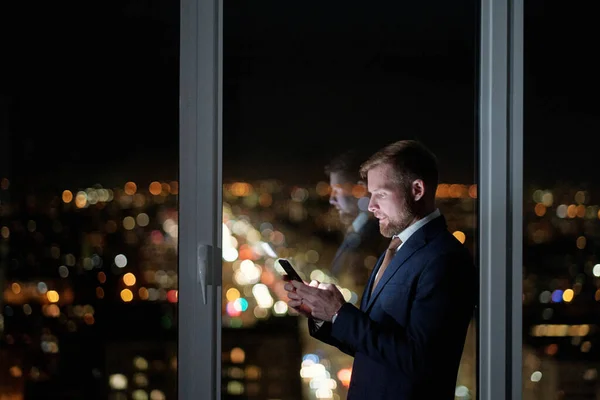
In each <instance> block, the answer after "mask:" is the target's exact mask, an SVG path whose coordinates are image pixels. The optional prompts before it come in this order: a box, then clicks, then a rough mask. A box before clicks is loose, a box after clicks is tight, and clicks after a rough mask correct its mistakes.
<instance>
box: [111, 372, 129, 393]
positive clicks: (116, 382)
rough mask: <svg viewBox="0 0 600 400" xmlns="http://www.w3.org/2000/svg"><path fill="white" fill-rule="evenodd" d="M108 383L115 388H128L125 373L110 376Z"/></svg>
mask: <svg viewBox="0 0 600 400" xmlns="http://www.w3.org/2000/svg"><path fill="white" fill-rule="evenodd" d="M108 383H109V385H110V387H111V388H113V389H116V390H123V389H126V388H127V377H126V376H125V375H123V374H112V375H111V376H110V377H109V378H108Z"/></svg>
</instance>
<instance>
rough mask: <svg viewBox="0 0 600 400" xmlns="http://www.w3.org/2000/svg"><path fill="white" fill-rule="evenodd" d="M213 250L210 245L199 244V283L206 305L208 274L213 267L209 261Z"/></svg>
mask: <svg viewBox="0 0 600 400" xmlns="http://www.w3.org/2000/svg"><path fill="white" fill-rule="evenodd" d="M212 249H213V248H212V246H211V245H209V244H199V245H198V249H197V255H198V257H197V258H198V261H197V268H198V283H199V284H200V290H202V301H203V302H204V304H206V302H207V285H208V281H209V276H208V273H209V271H210V267H211V266H210V264H211V262H210V261H209V260H211V259H212V253H213V252H212Z"/></svg>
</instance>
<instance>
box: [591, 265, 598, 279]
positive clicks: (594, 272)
mask: <svg viewBox="0 0 600 400" xmlns="http://www.w3.org/2000/svg"><path fill="white" fill-rule="evenodd" d="M592 274H594V276H595V277H598V278H600V264H596V265H594V269H592Z"/></svg>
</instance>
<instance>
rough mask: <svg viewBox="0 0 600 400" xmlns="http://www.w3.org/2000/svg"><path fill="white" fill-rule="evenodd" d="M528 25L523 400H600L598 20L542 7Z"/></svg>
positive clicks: (529, 5)
mask: <svg viewBox="0 0 600 400" xmlns="http://www.w3.org/2000/svg"><path fill="white" fill-rule="evenodd" d="M524 22H525V38H524V39H525V81H524V87H525V97H524V103H525V108H524V116H525V126H524V146H525V148H524V150H525V154H524V160H525V164H524V168H525V170H524V183H525V185H524V197H525V198H524V243H523V272H524V276H523V284H524V286H523V292H524V293H523V398H524V399H527V400H529V399H597V398H598V396H599V395H600V386H599V381H598V365H599V364H598V360H599V356H600V343H599V342H598V338H599V336H598V332H599V331H598V315H599V312H600V290H599V288H600V259H599V249H600V241H599V238H600V236H599V235H600V231H599V230H598V227H599V225H598V219H600V214H599V212H598V210H599V206H598V204H599V199H600V197H599V195H600V192H599V191H598V189H599V188H600V186H599V183H600V181H599V179H598V173H597V165H596V164H597V161H596V160H597V149H598V146H599V145H600V136H599V135H598V134H597V132H598V130H599V129H600V118H599V117H598V106H599V105H600V102H599V101H598V98H597V96H596V93H597V92H598V89H599V88H600V86H599V84H598V79H597V77H596V76H597V64H596V62H595V57H594V54H593V52H592V51H590V50H591V49H592V48H593V46H594V43H595V42H596V37H597V36H598V30H597V28H596V26H597V24H596V18H595V16H594V14H593V13H588V12H585V10H582V9H581V8H580V7H577V6H576V5H575V4H571V3H563V4H560V5H559V4H555V3H552V2H550V3H549V2H543V3H542V2H535V1H534V2H525V21H524ZM557 23H558V24H559V25H560V28H559V29H557Z"/></svg>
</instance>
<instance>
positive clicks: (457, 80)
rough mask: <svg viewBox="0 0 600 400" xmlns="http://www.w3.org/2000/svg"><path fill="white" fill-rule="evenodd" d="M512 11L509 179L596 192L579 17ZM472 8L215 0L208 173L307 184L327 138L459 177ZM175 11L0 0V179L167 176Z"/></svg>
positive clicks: (593, 78)
mask: <svg viewBox="0 0 600 400" xmlns="http://www.w3.org/2000/svg"><path fill="white" fill-rule="evenodd" d="M415 3H419V4H415ZM526 5H527V7H528V8H527V9H526V11H527V14H526V43H525V49H526V57H525V71H526V77H525V103H526V108H525V146H526V156H525V165H526V170H525V177H526V182H534V181H535V182H540V183H541V184H547V185H551V184H553V183H554V182H555V181H557V180H568V181H571V182H573V183H578V182H584V181H587V182H590V183H591V184H596V183H597V182H598V177H597V174H596V167H595V163H596V162H595V154H596V151H597V150H596V149H598V148H600V135H598V134H597V132H598V128H599V127H600V118H599V115H598V109H597V106H598V100H597V94H596V93H597V92H598V89H599V85H598V77H597V71H598V64H597V62H595V61H592V60H594V59H595V58H596V57H595V54H594V51H593V48H594V46H593V45H594V44H595V39H594V38H597V37H598V28H596V24H594V22H595V21H594V13H591V12H584V11H585V10H581V9H579V8H577V7H576V6H575V5H568V8H567V5H565V4H564V3H561V4H556V5H552V6H549V5H548V4H547V2H542V1H531V2H527V3H526ZM477 7H478V6H477V2H474V1H463V2H446V1H437V2H434V3H432V2H384V3H383V4H378V5H377V7H375V6H370V7H368V8H366V7H365V4H364V3H359V2H350V3H348V2H345V3H343V4H342V3H333V2H319V3H316V2H314V3H311V2H309V3H306V2H303V3H301V4H300V3H290V2H282V1H261V2H233V1H225V14H224V93H223V95H224V178H225V179H226V180H229V179H253V178H269V177H275V178H281V179H284V180H285V181H286V182H289V183H296V182H298V183H301V182H313V181H316V180H319V179H323V178H324V176H323V174H322V168H323V164H324V163H326V162H327V160H328V159H329V157H331V156H332V155H334V154H336V153H338V152H339V151H341V150H343V149H345V148H351V147H365V146H369V147H379V146H381V145H384V144H386V143H389V142H391V141H395V140H399V139H405V138H417V139H420V140H422V141H423V142H425V144H427V145H428V146H429V147H430V148H431V149H432V150H433V151H434V152H435V153H436V154H437V155H438V157H439V160H440V163H441V165H442V173H441V179H442V180H444V181H453V182H465V183H470V182H473V181H474V180H475V175H474V174H475V170H476V141H475V138H476V132H477V130H476V128H477V120H476V118H477V107H478V103H477V102H478V97H477V96H478V94H477V93H478V88H477V73H478V71H477V66H478V54H477V53H478V51H477V49H478V38H477V31H478V26H477V23H478V20H479V10H478V8H477ZM178 13H179V10H178V5H177V4H174V3H171V2H164V1H151V2H134V1H124V2H119V4H118V5H115V4H110V5H108V4H102V7H98V5H96V4H92V3H86V2H83V3H82V2H69V3H68V4H67V3H61V4H55V3H47V2H40V3H39V4H38V5H36V6H35V7H29V6H27V7H26V6H25V5H20V4H16V5H15V4H12V5H6V4H3V5H2V6H1V9H0V27H1V28H0V29H2V32H1V33H2V39H1V40H2V41H1V42H0V43H1V47H2V54H3V57H2V63H1V64H2V65H1V66H0V68H1V70H0V71H1V74H0V79H1V80H0V104H1V108H2V110H1V111H0V121H1V122H2V123H0V129H1V131H0V133H1V134H2V135H4V137H5V138H6V137H7V135H9V136H8V138H9V141H8V143H9V146H3V149H2V150H0V151H2V153H1V155H2V157H3V159H4V161H3V162H4V164H6V160H7V156H6V152H7V149H8V148H10V151H9V154H10V161H9V163H8V164H9V167H10V170H11V175H12V176H14V177H17V178H18V179H21V180H28V181H29V182H31V183H32V185H33V184H34V183H35V184H36V185H37V184H39V183H44V184H47V185H58V186H61V185H62V186H69V187H73V186H86V185H87V186H89V185H92V184H94V183H97V182H98V183H104V184H105V185H121V184H122V183H123V182H125V181H127V180H130V179H133V180H139V181H140V182H143V181H148V182H149V181H150V180H154V179H165V180H166V179H176V177H177V168H178V167H177V161H178V160H177V157H178V139H177V136H178V124H177V119H178V110H177V107H178V68H179V65H178V51H179V50H178V41H179V37H178V35H179V31H178V29H179V23H178ZM1 143H6V140H5V141H4V142H1ZM2 165H3V164H2V163H0V167H2Z"/></svg>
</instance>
